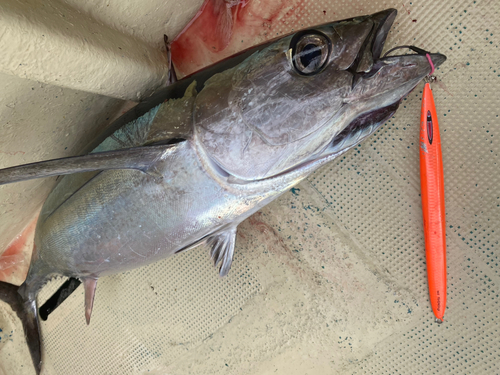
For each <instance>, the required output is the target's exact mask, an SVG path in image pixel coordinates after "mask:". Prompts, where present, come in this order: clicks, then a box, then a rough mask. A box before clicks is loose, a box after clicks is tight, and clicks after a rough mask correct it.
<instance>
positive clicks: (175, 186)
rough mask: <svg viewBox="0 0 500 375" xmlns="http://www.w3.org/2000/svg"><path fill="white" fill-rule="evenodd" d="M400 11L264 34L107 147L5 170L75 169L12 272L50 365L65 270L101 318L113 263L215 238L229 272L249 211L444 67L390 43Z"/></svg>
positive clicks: (5, 174) (11, 178)
mask: <svg viewBox="0 0 500 375" xmlns="http://www.w3.org/2000/svg"><path fill="white" fill-rule="evenodd" d="M395 17H396V11H395V10H393V9H389V10H386V11H383V12H380V13H377V14H374V15H371V16H364V17H357V18H353V19H349V20H344V21H339V22H334V23H330V24H325V25H322V26H319V27H315V28H312V29H308V30H303V31H299V32H297V33H295V34H293V35H289V36H286V37H284V38H281V39H279V40H276V41H274V42H271V43H268V44H266V45H264V46H260V47H257V48H255V49H253V50H252V51H249V52H247V53H246V54H243V55H240V56H239V57H235V58H234V59H232V60H228V61H225V62H224V63H221V64H219V65H217V66H213V67H211V68H209V69H207V70H205V71H203V72H200V73H199V74H195V75H193V76H191V77H189V78H187V79H184V80H181V81H179V82H177V83H175V84H174V85H172V86H170V87H168V88H167V89H165V90H164V91H162V92H161V93H158V94H157V95H155V96H154V97H153V98H152V99H150V100H148V101H146V102H145V103H143V104H141V105H139V106H138V107H137V108H135V109H134V110H133V111H132V112H130V113H128V114H126V115H124V117H123V118H122V119H121V120H119V124H124V125H123V126H122V127H121V128H120V129H119V130H117V131H116V132H115V133H113V134H112V135H111V136H109V137H108V138H106V139H105V140H104V142H102V143H101V144H100V145H99V147H98V148H97V149H96V150H95V152H94V153H91V154H89V155H87V156H81V157H75V158H66V159H60V160H55V161H48V162H41V163H35V164H32V165H27V166H20V167H14V168H9V169H5V170H1V171H0V183H9V182H15V181H20V180H23V179H28V178H38V177H46V176H51V175H59V174H66V175H68V174H69V175H68V176H65V177H63V178H62V179H61V181H60V182H59V183H58V185H57V186H56V187H55V188H54V190H53V191H52V193H51V194H50V195H49V197H48V198H47V200H46V202H45V204H44V206H43V208H42V211H41V214H40V217H39V219H38V224H37V228H36V234H35V248H34V251H33V256H32V261H31V265H30V269H29V272H28V276H27V278H26V281H25V282H24V284H23V285H21V287H19V288H17V287H14V286H12V285H9V284H5V283H1V284H0V298H1V299H2V300H4V301H7V302H8V303H10V304H11V306H12V307H13V309H14V310H15V311H16V312H17V313H18V315H19V316H20V318H21V319H22V321H23V326H24V329H25V333H26V335H27V341H28V344H29V346H30V352H31V355H32V358H33V362H34V364H35V367H36V368H37V371H38V372H39V371H40V369H41V363H42V361H41V359H42V355H41V348H40V336H39V328H38V317H37V306H36V296H37V294H38V291H39V290H40V288H41V287H42V286H43V285H44V284H45V283H46V282H47V281H48V280H50V279H51V278H52V277H54V276H56V275H64V276H69V277H76V278H79V279H81V280H82V281H83V283H84V287H85V308H86V319H87V322H89V320H90V315H91V311H92V303H93V298H94V292H95V288H96V283H97V279H98V278H99V277H101V276H105V275H109V274H114V273H118V272H123V271H124V270H127V269H131V268H135V267H140V266H142V265H145V264H148V263H151V262H155V261H157V260H159V259H162V258H165V257H167V256H170V255H173V254H176V253H179V252H181V251H184V250H187V249H190V248H192V247H194V246H197V245H199V244H202V243H206V244H208V245H209V246H210V247H211V257H212V260H213V262H214V264H216V265H220V267H219V272H220V275H221V276H224V275H226V274H227V273H228V271H229V269H230V267H231V262H232V258H233V251H234V245H235V239H236V230H237V226H238V224H239V223H241V222H242V221H243V220H245V219H246V218H247V217H249V216H250V215H252V214H253V213H254V212H256V211H257V210H259V209H260V208H261V207H263V206H264V205H266V204H267V203H269V202H271V201H272V200H274V199H276V198H277V197H278V196H280V195H281V194H283V193H284V192H286V191H288V190H289V189H290V188H291V187H292V186H293V185H295V184H297V183H298V182H300V181H301V180H302V179H304V178H305V177H307V176H308V175H309V174H310V173H311V172H313V171H314V170H316V169H318V168H319V167H320V166H322V165H324V164H325V163H328V162H329V161H331V160H333V159H335V158H336V157H337V156H339V155H341V154H342V153H344V152H346V151H347V150H349V149H350V148H351V147H353V146H355V145H357V144H359V143H360V142H361V141H362V140H363V139H365V138H366V137H368V136H369V135H370V134H372V133H373V132H374V131H375V130H377V128H378V127H379V126H380V125H381V124H382V123H384V122H385V121H386V120H387V119H388V118H390V117H391V116H392V115H393V114H394V112H395V111H396V109H397V107H398V105H399V102H400V100H401V98H402V97H404V96H405V95H406V94H408V93H409V92H410V91H411V90H412V89H413V88H414V87H415V86H416V85H417V84H418V83H419V82H420V81H421V80H422V78H424V77H425V76H426V75H428V74H429V72H430V70H431V67H430V64H429V61H428V59H427V57H426V53H418V54H411V55H405V56H389V57H387V56H384V57H381V52H382V48H383V45H384V42H385V40H386V37H387V34H388V32H389V29H390V27H391V25H392V23H393V21H394V19H395ZM429 56H430V59H431V60H432V62H433V64H434V66H439V65H440V64H441V63H443V62H444V61H445V59H446V58H445V57H444V56H443V55H440V54H430V55H429ZM179 94H180V95H179ZM166 99H169V100H168V101H167V102H164V101H165V100H166ZM172 129H174V130H172ZM77 172H85V173H77ZM74 173H75V174H74ZM166 277H167V276H166Z"/></svg>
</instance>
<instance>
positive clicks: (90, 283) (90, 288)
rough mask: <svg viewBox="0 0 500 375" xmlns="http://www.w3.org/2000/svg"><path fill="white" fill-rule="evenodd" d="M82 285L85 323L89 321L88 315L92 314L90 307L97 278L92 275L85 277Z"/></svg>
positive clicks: (92, 303)
mask: <svg viewBox="0 0 500 375" xmlns="http://www.w3.org/2000/svg"><path fill="white" fill-rule="evenodd" d="M82 281H83V287H84V289H85V320H86V321H87V325H89V323H90V316H91V315H92V307H93V306H94V295H95V287H96V286H97V279H96V278H93V277H86V278H84V279H83V280H82Z"/></svg>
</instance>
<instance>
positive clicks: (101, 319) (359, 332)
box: [0, 0, 500, 374]
mask: <svg viewBox="0 0 500 375" xmlns="http://www.w3.org/2000/svg"><path fill="white" fill-rule="evenodd" d="M301 4H302V3H301ZM302 5H303V6H302V7H301V11H300V12H303V13H300V17H301V18H302V17H303V19H304V26H307V25H310V24H314V23H318V22H317V21H318V20H322V18H321V17H322V16H323V14H324V13H323V11H324V12H326V14H328V15H331V14H335V17H331V18H330V19H342V18H346V17H350V16H353V15H356V14H369V13H373V12H376V11H379V10H382V9H385V8H389V7H395V8H397V9H398V11H399V15H398V17H397V19H396V22H395V24H394V28H393V30H392V31H391V34H390V37H389V40H388V43H387V48H391V47H392V46H396V45H401V44H414V45H417V46H419V47H422V48H425V49H426V50H430V51H433V52H434V51H438V52H441V53H443V54H445V55H446V56H447V57H448V61H447V62H446V63H445V64H444V65H442V67H441V68H440V69H438V70H437V71H436V76H437V77H438V80H439V81H438V82H437V83H435V84H433V92H434V97H435V100H436V106H437V112H438V117H439V123H440V128H441V139H442V147H443V159H444V171H445V185H446V190H445V194H446V209H447V225H446V229H447V244H448V250H447V259H448V304H447V310H446V314H445V318H444V323H443V324H442V325H438V324H436V323H434V316H433V314H432V310H431V307H430V303H429V300H428V292H427V278H426V268H425V250H424V238H423V229H422V217H421V204H420V183H419V162H418V153H419V152H418V151H419V150H418V133H419V116H420V98H421V95H422V93H421V89H422V87H423V86H422V85H420V86H418V88H417V89H416V90H415V91H414V92H413V93H411V94H410V95H409V96H408V97H407V98H406V99H405V100H404V101H403V103H402V105H401V107H400V109H399V110H398V112H397V113H396V115H395V116H394V117H393V118H392V119H391V120H389V121H388V122H387V123H386V124H385V125H384V126H383V127H382V128H381V129H380V130H379V131H378V132H377V133H376V134H375V135H373V136H372V137H371V138H370V139H368V140H367V141H365V142H364V143H363V144H362V145H359V146H357V147H356V148H354V149H353V150H351V151H350V152H349V153H348V154H346V155H345V156H343V157H341V158H339V159H337V160H336V161H334V162H332V163H331V164H330V165H328V166H326V167H324V168H323V169H321V170H319V171H317V172H316V173H315V174H313V175H312V176H310V178H308V179H307V180H306V181H304V182H303V183H302V184H300V185H299V186H297V187H296V188H294V189H292V191H291V192H289V193H287V194H286V195H284V196H283V197H282V198H281V199H279V200H278V201H276V202H273V203H272V204H270V205H269V206H267V207H266V208H264V209H263V210H262V211H261V212H259V213H257V214H256V215H254V216H252V217H251V218H250V219H249V220H247V221H246V222H244V223H243V224H242V225H241V226H240V228H239V232H238V238H237V248H236V256H235V260H234V262H233V269H232V270H231V272H230V275H229V277H228V278H226V279H219V277H218V276H217V272H216V271H215V270H213V269H212V268H211V266H210V261H209V257H208V251H207V249H205V248H197V249H195V250H192V251H190V252H188V253H185V254H181V255H179V256H177V257H175V258H170V259H167V260H165V261H162V262H159V263H157V264H154V265H151V266H149V267H146V268H142V269H138V270H135V271H133V272H128V273H125V274H122V275H117V276H114V277H106V278H102V279H100V280H99V283H98V286H97V294H96V301H95V304H94V312H93V316H92V321H91V324H90V326H89V327H87V326H86V324H85V317H84V309H83V289H82V288H81V287H80V288H79V289H78V290H77V291H76V292H75V293H74V294H73V295H72V296H71V297H70V299H68V300H67V301H66V302H65V303H64V304H63V305H62V306H61V307H60V308H58V309H57V310H56V311H55V312H54V313H53V314H52V315H50V316H49V320H48V321H47V322H44V323H43V324H42V334H43V339H44V343H45V346H46V364H45V365H46V372H45V373H46V374H150V373H152V374H332V373H335V374H396V373H401V374H416V373H419V374H424V373H425V374H498V373H500V332H499V320H500V317H499V307H500V306H499V301H500V297H499V285H500V275H499V260H498V256H499V240H500V228H499V224H500V187H499V186H500V185H499V182H500V166H499V160H500V159H499V152H500V143H499V141H498V138H499V136H500V134H499V126H500V119H499V115H500V98H499V92H500V48H499V42H500V41H499V36H500V27H499V26H498V25H499V22H498V20H499V19H500V3H499V2H497V1H487V0H477V1H472V0H471V1H451V0H450V1H440V2H431V1H413V2H408V1H404V2H394V1H360V0H359V1H322V2H319V1H312V0H310V1H304V2H303V4H302ZM322 22H324V21H322ZM288 31H289V30H288V29H287V25H286V24H283V32H288ZM60 283H61V281H54V282H52V283H51V284H49V285H48V286H47V287H46V288H45V289H44V291H43V294H42V295H41V296H40V299H41V300H42V301H43V299H44V298H47V297H48V296H49V295H50V294H51V292H53V291H54V290H55V289H56V288H57V286H58V285H59V284H60ZM9 334H10V333H9ZM1 335H3V336H2V340H4V341H5V338H4V337H5V335H6V332H0V336H1ZM13 335H14V338H16V337H17V340H18V343H17V345H18V347H19V348H21V349H22V350H25V349H23V348H24V346H23V345H22V339H19V336H20V335H22V333H21V331H19V330H17V331H14V333H13ZM16 335H17V336H16ZM21 349H20V350H21ZM20 353H21V352H20ZM22 355H24V356H26V355H27V351H25V352H23V353H22ZM19 373H22V374H31V373H32V370H31V368H30V361H29V359H26V361H25V362H24V367H23V369H22V370H20V372H19Z"/></svg>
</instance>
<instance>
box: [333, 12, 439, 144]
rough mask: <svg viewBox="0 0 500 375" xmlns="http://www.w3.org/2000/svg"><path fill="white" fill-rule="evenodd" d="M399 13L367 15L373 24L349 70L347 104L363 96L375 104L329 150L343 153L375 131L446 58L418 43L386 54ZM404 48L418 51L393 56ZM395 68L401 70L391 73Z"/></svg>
mask: <svg viewBox="0 0 500 375" xmlns="http://www.w3.org/2000/svg"><path fill="white" fill-rule="evenodd" d="M396 15H397V10H396V9H387V10H384V11H382V12H379V13H376V14H373V15H371V16H367V18H368V19H369V20H370V21H372V22H373V27H372V30H371V32H370V34H368V36H367V38H366V40H365V42H364V44H363V46H362V48H361V49H360V51H359V52H358V55H357V57H356V59H355V60H354V62H353V63H352V65H351V66H350V67H349V68H348V69H347V70H348V71H349V72H350V73H351V74H352V76H353V79H352V91H351V94H350V95H349V97H347V98H346V103H356V102H358V101H360V99H361V98H363V99H364V100H366V101H369V102H371V106H370V107H369V108H364V109H363V110H360V111H359V112H358V115H357V116H356V117H354V119H353V120H352V121H351V122H350V123H349V125H347V126H346V127H345V128H344V129H343V130H341V131H340V132H339V133H337V134H336V135H335V137H334V138H333V140H332V141H331V143H330V145H329V147H328V152H329V153H343V152H345V151H347V150H348V149H349V148H351V147H353V146H355V145H356V144H359V143H360V142H361V141H363V140H364V139H365V138H367V137H368V136H370V135H371V134H373V133H374V132H375V131H376V130H377V129H378V128H379V127H380V126H381V125H382V124H384V123H385V122H386V121H387V120H389V119H390V118H391V117H392V116H393V115H394V113H395V112H396V110H397V109H398V107H399V104H400V103H401V101H402V99H403V98H404V97H405V96H406V95H408V94H409V93H410V92H411V91H412V90H413V89H414V88H415V86H416V85H417V84H418V83H419V82H420V81H421V80H422V79H423V78H424V77H425V76H427V75H429V74H431V73H432V71H433V69H434V68H436V67H438V66H440V65H441V64H442V63H443V62H444V61H446V56H444V55H442V54H439V53H429V52H427V51H425V50H423V49H420V48H418V47H414V46H399V47H396V48H393V49H391V50H390V51H388V52H387V53H386V54H385V55H384V56H382V50H383V49H384V45H385V41H386V40H387V37H388V35H389V31H390V29H391V27H392V24H393V22H394V20H395V18H396ZM402 48H409V49H411V50H413V51H414V52H416V53H415V54H407V55H391V56H389V54H390V53H391V52H393V51H394V50H398V49H402ZM431 62H432V64H431ZM391 69H397V71H392V72H391ZM395 73H397V74H395ZM393 77H397V78H393ZM385 82H389V83H385Z"/></svg>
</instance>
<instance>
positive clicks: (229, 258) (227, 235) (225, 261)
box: [207, 226, 236, 277]
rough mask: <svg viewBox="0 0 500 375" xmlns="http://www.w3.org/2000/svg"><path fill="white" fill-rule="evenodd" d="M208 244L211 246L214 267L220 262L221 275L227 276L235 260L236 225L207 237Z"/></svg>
mask: <svg viewBox="0 0 500 375" xmlns="http://www.w3.org/2000/svg"><path fill="white" fill-rule="evenodd" d="M207 244H208V246H209V247H210V257H211V258H212V260H213V262H214V267H217V265H218V264H220V267H219V276H220V277H224V276H226V275H227V274H228V273H229V270H230V269H231V263H232V262H233V254H234V246H235V244H236V226H234V227H230V228H229V229H226V230H224V231H222V232H217V233H216V234H214V235H212V236H210V237H209V238H208V239H207Z"/></svg>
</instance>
